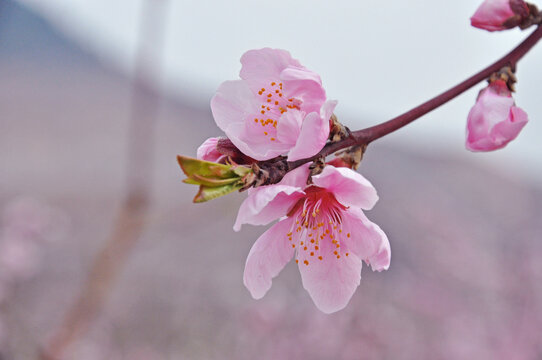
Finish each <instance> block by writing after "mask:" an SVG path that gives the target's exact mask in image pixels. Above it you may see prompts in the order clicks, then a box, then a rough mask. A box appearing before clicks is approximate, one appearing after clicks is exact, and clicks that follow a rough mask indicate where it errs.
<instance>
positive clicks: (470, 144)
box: [465, 81, 528, 151]
mask: <svg viewBox="0 0 542 360" xmlns="http://www.w3.org/2000/svg"><path fill="white" fill-rule="evenodd" d="M503 86H504V87H505V86H506V85H505V84H504V83H503V84H500V82H499V81H497V82H494V83H492V84H491V85H489V86H488V87H487V88H485V89H483V90H482V91H481V92H480V95H479V96H478V98H477V100H476V103H475V105H474V106H473V107H472V109H471V111H470V112H469V115H468V117H467V137H466V143H465V145H466V147H467V149H468V150H470V151H492V150H497V149H501V148H503V147H505V146H506V145H507V144H508V143H509V142H510V141H512V140H514V139H515V138H516V137H517V136H518V135H519V133H520V131H521V129H522V128H523V127H524V126H525V124H526V123H527V121H528V119H527V114H526V113H525V112H524V111H523V110H521V109H520V108H518V107H517V106H515V103H514V99H513V98H512V96H511V94H510V92H509V91H508V89H507V88H505V90H506V91H504V92H503V91H502V90H501V87H503Z"/></svg>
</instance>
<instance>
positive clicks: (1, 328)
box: [0, 0, 542, 360]
mask: <svg viewBox="0 0 542 360" xmlns="http://www.w3.org/2000/svg"><path fill="white" fill-rule="evenodd" d="M478 5H479V3H478V2H473V1H470V0H457V1H454V2H449V1H437V2H431V6H428V2H427V1H421V0H420V1H409V2H408V4H407V3H405V2H404V1H399V0H390V1H387V2H369V1H354V0H350V1H346V0H345V1H338V2H336V3H335V4H331V3H330V2H329V1H319V0H315V1H297V2H291V1H287V0H276V1H274V2H270V3H261V2H255V1H251V0H240V1H236V2H233V3H232V2H222V1H194V0H182V1H181V0H171V1H167V0H139V1H135V0H130V1H129V0H117V1H109V2H106V1H89V0H77V1H75V0H24V1H23V0H21V1H16V0H0V165H1V170H0V216H1V218H0V359H2V360H3V359H77V360H79V359H81V360H86V359H130V360H131V359H136V360H154V359H254V358H259V359H471V358H477V359H541V358H542V285H541V284H542V262H541V261H540V258H541V257H542V242H541V240H542V222H541V221H540V213H541V211H542V145H541V144H540V137H539V134H540V133H541V132H542V121H540V120H541V119H542V103H541V102H540V95H539V94H540V84H541V83H542V71H541V69H540V64H541V63H542V45H538V47H536V48H534V49H533V50H532V51H531V52H530V53H529V54H528V55H527V56H526V57H525V58H524V59H523V60H522V61H521V62H520V64H519V68H518V73H517V75H518V77H519V82H518V84H517V90H518V92H517V93H516V94H515V99H516V102H517V104H518V105H519V106H520V107H522V108H523V109H524V110H525V111H526V112H527V113H528V114H529V117H530V123H529V124H528V125H527V126H526V128H525V129H524V131H523V132H522V133H521V134H520V136H519V137H518V139H517V140H516V141H514V142H512V143H511V144H509V146H508V147H506V148H505V149H502V150H500V151H497V152H493V153H488V154H473V153H470V152H468V151H466V150H465V149H464V135H465V134H464V133H465V130H464V129H465V122H466V116H467V114H468V111H469V109H470V107H471V106H472V105H473V104H474V101H475V98H476V95H477V92H478V91H479V90H480V89H481V88H482V87H483V84H481V85H479V86H478V87H476V88H475V89H472V90H471V91H469V92H467V93H465V94H464V95H462V96H461V97H459V98H457V99H455V100H453V101H452V102H451V103H449V104H447V105H445V106H443V107H442V108H440V109H438V110H436V111H434V112H432V113H430V114H429V115H426V116H425V117H424V118H422V119H420V120H418V121H416V122H415V123H413V124H411V125H409V126H408V127H406V128H404V129H402V130H401V131H399V132H396V133H394V134H391V135H389V136H388V137H386V138H383V139H381V140H379V141H378V142H376V143H374V144H372V145H371V146H370V148H369V150H368V152H367V153H366V156H365V159H364V161H363V163H362V165H361V168H360V171H361V172H362V173H363V174H364V176H366V177H367V178H368V179H369V180H371V182H372V183H373V184H374V185H375V186H376V188H377V190H378V191H379V195H380V202H379V203H378V204H377V206H376V208H375V209H374V210H372V211H371V212H369V213H368V214H367V215H368V217H369V218H370V219H371V220H373V221H374V222H376V223H378V224H379V225H380V226H381V227H382V228H383V229H384V231H386V233H387V234H388V236H389V238H390V241H391V245H392V253H393V256H392V265H391V267H390V270H388V271H387V272H383V273H373V272H372V271H371V270H369V269H364V270H363V272H362V283H361V286H360V288H359V289H358V291H357V292H356V294H355V295H354V297H353V298H352V300H351V302H350V304H349V305H348V307H347V308H346V309H345V310H343V311H340V312H338V313H336V314H333V315H324V314H322V313H320V312H319V311H318V310H317V309H316V308H315V306H314V305H313V303H312V301H311V300H310V298H309V296H308V294H307V293H306V292H305V291H304V290H303V288H302V285H301V281H300V277H299V274H298V270H297V269H296V267H295V264H289V265H288V266H287V267H286V268H285V270H284V271H283V272H282V273H281V274H280V275H279V276H278V277H277V278H276V279H275V281H274V284H273V287H272V289H271V290H270V291H269V293H268V294H267V295H266V296H265V297H264V299H262V300H259V301H255V300H253V299H252V298H251V296H250V294H249V293H248V291H247V290H246V289H245V288H244V286H243V283H242V273H243V268H244V261H245V258H246V255H247V254H248V251H249V249H250V247H251V245H252V243H253V242H254V240H255V239H256V238H257V237H258V236H259V234H261V233H262V232H263V231H264V230H265V228H264V227H245V228H244V229H243V230H242V231H241V232H240V233H234V232H233V230H232V229H231V226H232V225H233V222H234V219H235V214H236V211H237V208H238V206H239V204H240V203H241V201H242V200H243V198H244V196H245V195H244V194H233V195H230V196H228V197H225V198H221V199H218V200H215V201H213V202H211V203H205V204H199V205H194V204H192V203H191V200H192V197H193V196H194V194H195V192H196V188H195V187H192V186H189V185H186V184H183V183H182V182H181V179H182V178H183V176H182V174H181V172H180V170H179V169H178V165H177V164H176V161H175V156H176V155H177V154H184V155H189V156H190V155H191V156H194V155H195V150H196V148H197V146H198V145H199V144H200V143H201V142H203V140H205V139H206V138H207V137H210V136H217V135H221V133H220V131H219V129H218V128H217V127H216V126H215V124H214V122H213V119H212V116H211V112H210V108H209V101H210V99H211V97H212V96H213V94H214V91H215V90H216V88H217V87H218V85H219V84H220V83H221V82H222V81H224V80H228V79H234V78H237V76H238V72H239V70H240V64H239V58H240V56H241V55H242V53H243V52H245V51H246V50H248V49H252V48H261V47H265V46H269V47H276V48H284V49H288V50H289V51H290V52H291V53H292V55H293V56H294V57H295V58H298V59H299V60H300V61H301V62H302V63H303V64H304V65H305V66H307V67H308V68H310V69H312V70H314V71H316V72H318V73H319V74H320V75H321V77H322V80H323V82H324V86H325V88H326V91H327V94H328V97H329V98H331V99H338V100H339V105H338V107H337V110H336V114H337V115H338V117H339V119H340V120H341V121H342V122H343V123H345V124H346V125H348V126H349V127H350V128H351V129H359V128H364V127H367V126H371V125H374V124H377V123H379V122H382V121H385V120H387V119H389V118H391V117H393V116H395V115H398V114H400V113H402V112H404V111H406V110H408V109H410V108H411V107H413V106H415V105H417V104H419V103H421V102H422V101H425V100H426V99H428V98H429V97H432V96H434V95H436V94H437V93H439V92H441V91H443V90H445V89H447V88H449V87H451V86H452V85H454V84H455V83H457V82H459V81H460V80H463V79H464V78H466V77H467V76H469V75H471V74H472V73H474V72H476V71H478V70H479V69H481V68H482V67H484V66H486V65H487V64H489V63H491V62H493V61H494V60H496V59H497V58H498V57H501V56H502V55H503V54H505V53H506V52H508V51H509V50H511V49H512V48H513V47H514V46H515V45H516V44H517V43H519V42H520V41H521V40H522V39H523V38H524V37H525V36H526V35H527V32H529V31H527V32H523V33H522V32H520V31H519V30H514V31H510V32H506V33H499V34H489V33H487V32H483V31H480V30H475V29H473V28H471V27H470V26H469V17H470V16H471V15H472V14H473V13H474V11H475V9H476V7H477V6H478ZM538 5H542V4H538Z"/></svg>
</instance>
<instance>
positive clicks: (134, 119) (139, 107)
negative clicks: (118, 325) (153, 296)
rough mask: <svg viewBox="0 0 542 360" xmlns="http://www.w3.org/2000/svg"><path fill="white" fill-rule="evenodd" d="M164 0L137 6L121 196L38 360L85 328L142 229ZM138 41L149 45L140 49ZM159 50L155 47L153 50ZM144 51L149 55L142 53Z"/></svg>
mask: <svg viewBox="0 0 542 360" xmlns="http://www.w3.org/2000/svg"><path fill="white" fill-rule="evenodd" d="M166 5H167V1H166V0H159V1H158V0H147V1H145V2H144V3H143V4H142V8H141V27H140V45H139V46H140V49H139V53H138V57H137V64H136V71H135V75H134V77H135V80H134V83H133V91H132V110H131V111H132V113H131V121H130V124H129V131H128V152H127V172H126V195H125V200H124V201H123V203H122V206H121V208H120V210H119V214H118V216H117V219H116V222H115V224H114V228H113V231H112V233H111V236H110V237H109V239H108V240H107V242H106V243H105V246H104V248H103V249H102V251H101V252H100V253H99V254H98V255H97V257H96V258H95V260H94V263H93V264H92V267H91V270H90V273H89V275H88V278H87V281H86V283H85V285H84V287H83V288H82V289H81V292H80V294H79V296H78V297H77V300H76V301H75V303H74V304H73V306H72V307H71V308H70V309H69V311H68V312H67V314H66V316H65V318H64V320H63V322H62V323H61V325H60V327H59V329H57V330H56V332H55V333H53V336H52V337H51V340H50V342H49V344H48V346H46V347H45V348H44V349H43V350H42V352H41V354H40V358H41V359H44V360H45V359H47V360H59V359H61V358H62V357H63V354H64V353H65V351H66V349H67V348H68V347H69V346H70V345H71V344H73V343H74V342H75V341H76V340H77V339H78V338H80V337H81V336H82V335H83V334H84V333H85V332H86V331H87V329H88V328H89V326H90V324H91V322H92V320H93V319H94V318H95V317H96V316H97V315H98V314H99V313H100V310H101V309H102V307H103V305H104V303H105V302H106V299H107V296H108V294H109V292H110V290H111V288H112V286H113V283H114V281H115V279H116V278H117V276H118V274H119V273H120V271H121V269H122V268H123V265H124V263H125V260H126V259H127V258H128V256H129V254H130V251H131V250H132V248H133V247H134V245H135V244H136V242H137V240H138V238H139V237H140V235H141V233H142V232H143V230H144V228H145V223H146V221H147V218H148V208H149V201H150V192H151V177H150V174H152V156H153V151H152V149H153V147H154V128H155V127H154V121H153V120H154V119H155V118H156V116H157V113H158V110H159V96H158V94H156V92H155V91H153V90H152V89H150V88H149V86H148V85H146V84H145V81H144V80H145V77H146V75H148V74H147V73H148V71H150V70H151V69H152V68H158V66H157V64H156V63H158V62H159V59H158V55H157V54H160V53H161V51H160V50H161V46H160V45H156V44H160V43H161V41H162V39H163V28H164V23H165V21H164V17H165V16H164V15H165V9H166V7H167V6H166ZM144 40H146V41H147V42H148V43H150V44H153V49H152V52H151V51H145V46H144ZM158 48H160V49H158ZM148 53H151V54H153V56H152V57H147V55H148Z"/></svg>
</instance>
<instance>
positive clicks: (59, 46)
mask: <svg viewBox="0 0 542 360" xmlns="http://www.w3.org/2000/svg"><path fill="white" fill-rule="evenodd" d="M6 59H9V60H17V59H24V60H25V61H27V62H28V61H36V62H40V63H43V62H45V63H51V62H53V63H56V64H58V65H66V64H69V63H79V64H80V63H81V62H95V59H94V57H93V56H91V55H90V54H88V53H87V52H85V51H84V50H82V49H81V48H80V47H79V46H78V45H77V44H76V43H75V42H72V41H70V40H69V39H67V38H66V37H65V36H64V35H62V34H61V33H60V32H58V31H57V30H56V29H55V28H54V27H53V26H51V25H50V24H49V23H48V22H47V21H46V20H44V19H43V18H42V17H40V16H39V15H36V14H35V13H34V12H33V11H31V10H30V9H28V8H27V7H26V6H24V5H22V4H20V3H18V2H16V1H14V0H0V60H6Z"/></svg>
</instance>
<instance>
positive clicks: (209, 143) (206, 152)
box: [197, 137, 224, 162]
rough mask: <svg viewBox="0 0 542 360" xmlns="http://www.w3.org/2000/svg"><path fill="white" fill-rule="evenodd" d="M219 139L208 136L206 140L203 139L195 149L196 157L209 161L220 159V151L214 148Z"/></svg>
mask: <svg viewBox="0 0 542 360" xmlns="http://www.w3.org/2000/svg"><path fill="white" fill-rule="evenodd" d="M219 140H220V138H217V137H216V138H208V139H207V140H205V141H204V142H203V144H201V145H200V147H199V148H198V150H197V157H198V159H199V160H205V161H210V162H218V161H219V160H220V159H222V158H223V157H224V155H223V154H222V153H220V152H219V151H218V150H217V148H216V146H217V145H218V141H219Z"/></svg>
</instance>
